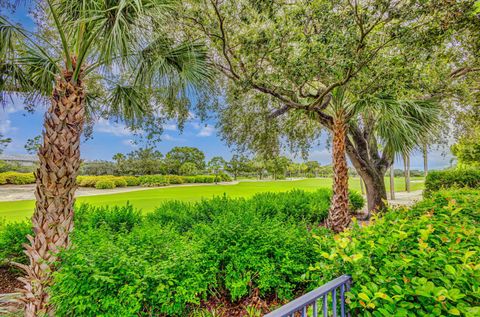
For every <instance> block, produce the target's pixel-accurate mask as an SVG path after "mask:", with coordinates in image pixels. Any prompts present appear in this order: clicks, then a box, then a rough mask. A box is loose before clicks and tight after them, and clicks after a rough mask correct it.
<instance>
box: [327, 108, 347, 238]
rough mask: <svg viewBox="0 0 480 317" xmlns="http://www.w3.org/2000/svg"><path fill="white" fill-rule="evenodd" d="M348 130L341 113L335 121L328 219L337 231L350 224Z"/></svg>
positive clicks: (328, 225)
mask: <svg viewBox="0 0 480 317" xmlns="http://www.w3.org/2000/svg"><path fill="white" fill-rule="evenodd" d="M346 132H347V126H346V124H345V120H344V117H343V114H342V113H340V114H339V115H338V116H337V118H336V119H335V120H334V122H333V177H334V180H333V197H332V206H331V207H330V211H329V213H328V219H327V227H329V228H330V229H332V230H333V231H335V232H340V231H343V230H345V229H346V228H347V227H348V225H349V224H350V213H349V210H348V167H347V158H346V156H345V149H346V146H345V138H346Z"/></svg>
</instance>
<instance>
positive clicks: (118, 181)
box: [112, 176, 128, 187]
mask: <svg viewBox="0 0 480 317" xmlns="http://www.w3.org/2000/svg"><path fill="white" fill-rule="evenodd" d="M112 181H113V183H114V184H115V186H116V187H127V186H128V183H127V180H126V179H125V178H124V177H123V176H117V177H114V178H112Z"/></svg>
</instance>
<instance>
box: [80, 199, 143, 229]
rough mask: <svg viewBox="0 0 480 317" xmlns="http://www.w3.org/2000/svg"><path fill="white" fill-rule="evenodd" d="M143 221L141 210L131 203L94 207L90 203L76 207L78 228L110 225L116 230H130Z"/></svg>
mask: <svg viewBox="0 0 480 317" xmlns="http://www.w3.org/2000/svg"><path fill="white" fill-rule="evenodd" d="M141 223H142V216H141V214H140V212H139V211H138V210H135V209H134V208H133V206H132V205H130V204H129V203H127V204H126V205H125V206H114V207H108V206H103V207H93V206H90V205H88V204H82V205H80V206H76V207H75V227H76V229H78V230H83V229H86V228H88V229H92V228H100V227H108V228H109V229H111V230H112V231H114V232H120V231H128V232H129V231H131V230H132V229H133V228H134V227H135V226H137V225H139V224H141Z"/></svg>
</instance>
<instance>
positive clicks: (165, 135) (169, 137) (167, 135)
mask: <svg viewBox="0 0 480 317" xmlns="http://www.w3.org/2000/svg"><path fill="white" fill-rule="evenodd" d="M162 140H163V141H171V142H183V141H185V139H182V138H176V137H174V136H171V135H170V134H164V135H162Z"/></svg>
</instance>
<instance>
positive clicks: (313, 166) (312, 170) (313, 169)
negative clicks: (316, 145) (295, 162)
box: [306, 161, 321, 177]
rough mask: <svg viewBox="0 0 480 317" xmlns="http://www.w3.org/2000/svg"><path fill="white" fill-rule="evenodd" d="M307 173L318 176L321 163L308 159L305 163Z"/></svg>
mask: <svg viewBox="0 0 480 317" xmlns="http://www.w3.org/2000/svg"><path fill="white" fill-rule="evenodd" d="M306 164H307V168H308V173H309V174H312V175H313V176H315V177H318V173H319V171H320V167H321V164H320V163H319V162H318V161H308V162H307V163H306Z"/></svg>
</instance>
